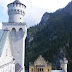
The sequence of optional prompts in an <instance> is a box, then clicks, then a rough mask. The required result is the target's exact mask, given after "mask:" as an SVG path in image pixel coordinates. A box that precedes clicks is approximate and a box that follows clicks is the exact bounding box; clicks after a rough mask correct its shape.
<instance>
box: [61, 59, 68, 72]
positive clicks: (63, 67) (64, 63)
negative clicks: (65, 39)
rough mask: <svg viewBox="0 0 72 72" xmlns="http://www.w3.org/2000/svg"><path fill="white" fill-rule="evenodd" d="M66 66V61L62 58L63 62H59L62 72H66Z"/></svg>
mask: <svg viewBox="0 0 72 72" xmlns="http://www.w3.org/2000/svg"><path fill="white" fill-rule="evenodd" d="M67 64H68V60H67V59H66V58H64V60H60V67H61V68H62V70H64V72H67Z"/></svg>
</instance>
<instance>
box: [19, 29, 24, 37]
mask: <svg viewBox="0 0 72 72" xmlns="http://www.w3.org/2000/svg"><path fill="white" fill-rule="evenodd" d="M19 37H23V29H22V28H20V29H19Z"/></svg>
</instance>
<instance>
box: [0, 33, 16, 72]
mask: <svg viewBox="0 0 72 72" xmlns="http://www.w3.org/2000/svg"><path fill="white" fill-rule="evenodd" d="M0 72H15V63H14V60H13V55H12V47H11V41H10V34H8V36H7V38H6V42H5V44H4V48H3V50H2V54H1V56H0Z"/></svg>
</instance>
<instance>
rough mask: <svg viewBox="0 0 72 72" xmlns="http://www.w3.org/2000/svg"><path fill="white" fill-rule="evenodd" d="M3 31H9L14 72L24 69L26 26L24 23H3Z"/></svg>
mask: <svg viewBox="0 0 72 72" xmlns="http://www.w3.org/2000/svg"><path fill="white" fill-rule="evenodd" d="M3 29H6V30H10V33H11V40H12V49H13V57H14V58H15V72H17V71H19V70H20V69H24V58H25V38H26V35H27V26H26V24H25V23H22V24H21V23H3ZM22 72H23V71H22Z"/></svg>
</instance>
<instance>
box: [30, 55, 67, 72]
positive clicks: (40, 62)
mask: <svg viewBox="0 0 72 72" xmlns="http://www.w3.org/2000/svg"><path fill="white" fill-rule="evenodd" d="M67 63H68V60H67V59H66V58H64V59H63V60H60V69H61V70H52V65H51V63H50V62H48V61H47V62H46V61H45V59H44V58H43V57H42V56H41V55H40V56H39V57H38V58H37V59H36V60H35V61H34V63H33V62H30V63H29V72H67Z"/></svg>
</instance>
